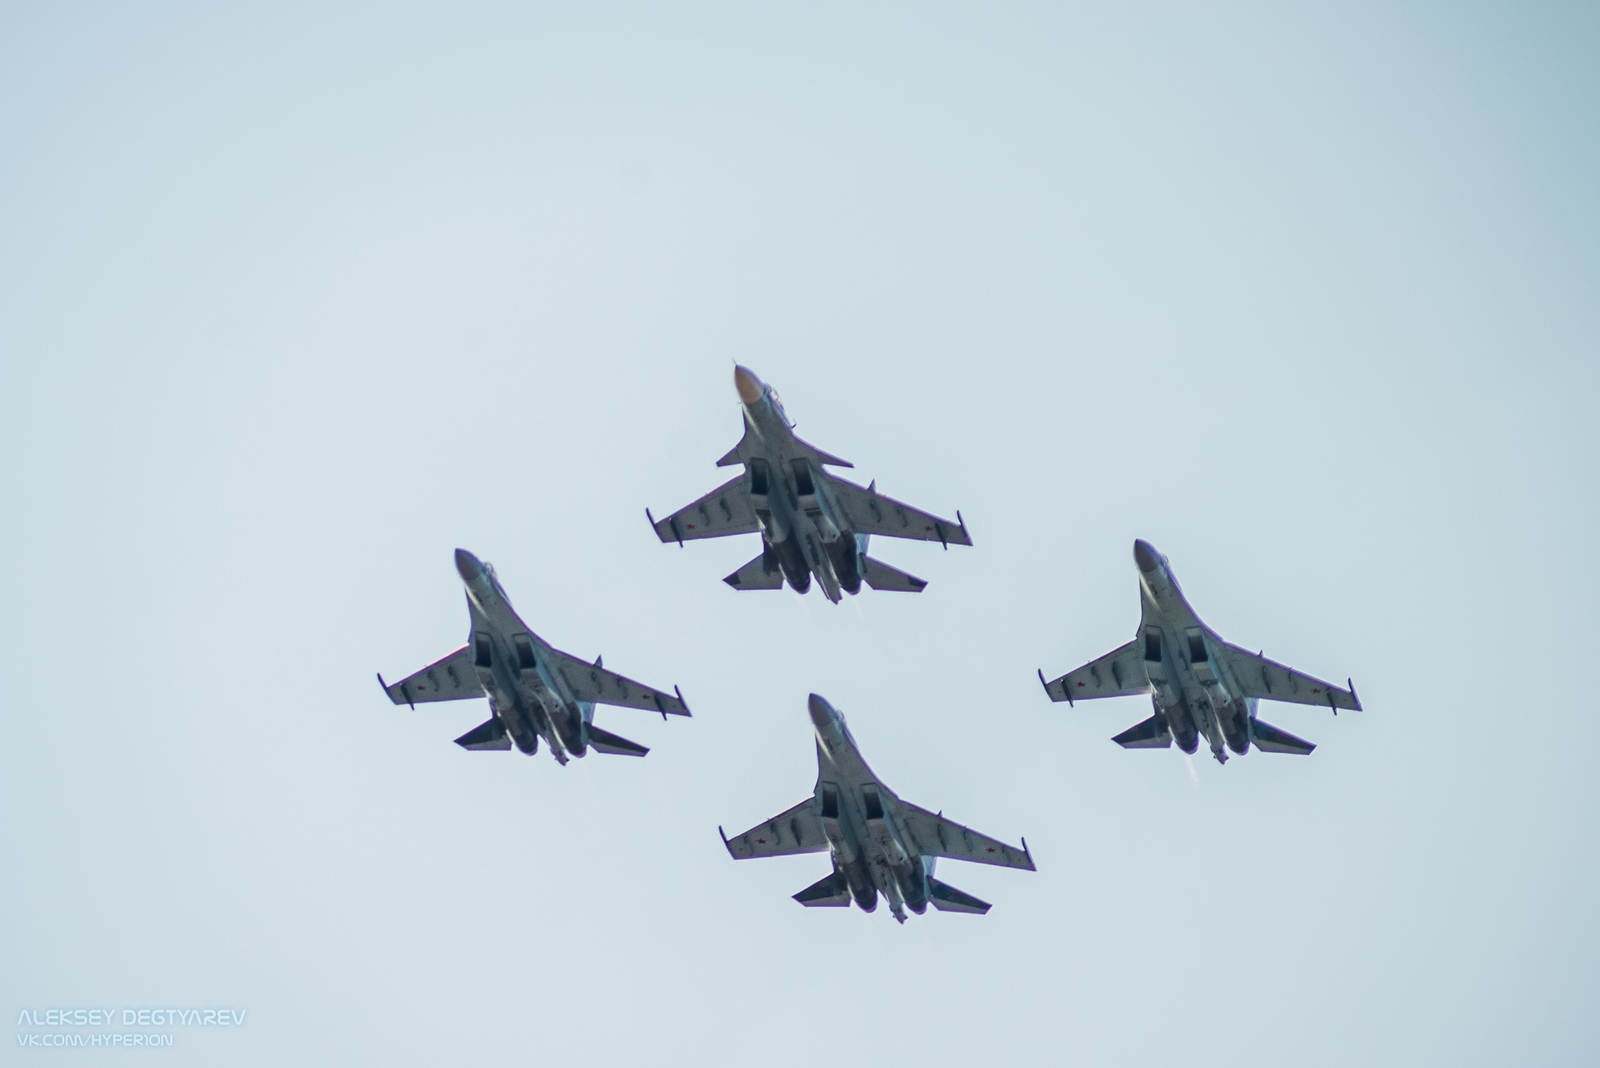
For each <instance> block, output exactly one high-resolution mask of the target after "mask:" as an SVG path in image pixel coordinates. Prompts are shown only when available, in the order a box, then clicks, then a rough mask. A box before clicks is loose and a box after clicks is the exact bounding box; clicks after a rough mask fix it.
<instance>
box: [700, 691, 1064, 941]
mask: <svg viewBox="0 0 1600 1068" xmlns="http://www.w3.org/2000/svg"><path fill="white" fill-rule="evenodd" d="M810 712H811V725H812V727H813V728H814V729H815V731H816V736H817V785H816V789H815V790H813V791H812V796H810V797H808V798H806V799H805V800H804V801H802V802H800V803H799V804H798V805H796V806H794V807H793V808H791V809H789V810H788V811H786V812H782V813H780V814H778V815H776V816H774V817H772V818H771V819H770V820H767V821H766V822H765V823H762V824H760V825H758V826H756V827H752V828H750V830H748V831H745V832H744V833H743V834H741V835H738V836H736V837H734V838H732V839H729V838H728V836H727V835H726V834H723V833H722V828H721V827H718V828H717V833H718V834H722V844H723V845H725V846H727V847H728V852H729V853H730V854H732V856H733V858H734V859H735V860H747V859H749V858H750V857H779V856H788V855H791V854H795V853H821V852H823V851H824V850H826V851H827V852H828V853H829V854H830V855H831V856H832V858H833V871H832V872H831V873H830V874H829V875H827V876H826V877H825V878H822V879H819V880H818V881H817V882H815V883H812V884H811V885H810V886H808V887H806V888H805V889H804V890H802V891H800V892H799V893H798V894H796V895H794V899H795V900H796V901H798V902H800V904H802V905H804V906H806V907H807V908H817V907H826V906H832V907H845V906H848V905H849V904H850V900H851V898H854V899H855V902H856V904H857V905H860V906H861V908H862V909H863V910H864V911H866V912H871V911H873V910H874V909H876V908H877V907H878V894H879V893H880V892H881V893H882V894H883V896H884V899H885V900H887V901H888V902H889V911H890V912H892V913H894V918H895V919H897V920H899V921H900V922H901V923H905V922H906V909H910V910H911V911H912V912H915V913H917V914H918V915H921V914H922V913H923V912H926V911H927V908H928V905H929V904H932V905H933V907H934V908H936V909H939V910H940V911H943V912H976V913H979V914H982V913H985V912H988V911H989V903H988V902H987V901H979V900H978V899H977V898H975V897H973V896H972V895H971V894H964V893H962V892H961V891H960V890H957V889H956V888H955V887H953V886H950V885H948V884H946V883H941V882H940V881H939V880H937V879H935V878H934V877H933V868H934V861H935V860H936V859H937V858H939V857H948V858H950V859H951V860H971V861H976V862H977V863H979V864H997V865H1000V866H1002V867H1007V868H1022V869H1024V870H1026V871H1033V870H1034V868H1033V857H1032V855H1031V854H1030V853H1029V852H1028V842H1027V839H1023V841H1022V848H1021V849H1016V848H1014V847H1012V846H1008V845H1006V844H1005V843H1004V842H997V841H995V840H994V839H993V838H985V837H984V836H983V835H981V834H979V833H978V832H977V831H974V830H972V829H971V828H968V827H963V826H961V824H959V823H953V822H951V821H950V820H947V819H945V818H944V816H943V814H935V813H932V812H929V811H927V810H926V809H920V808H918V807H917V806H916V805H911V804H907V803H906V802H904V801H902V800H900V798H898V797H896V796H895V793H894V791H892V790H890V789H889V788H888V787H887V786H885V785H883V782H882V781H881V780H880V779H879V778H878V777H877V776H876V775H874V774H873V772H872V769H871V768H869V767H867V762H866V761H864V760H862V759H861V753H860V751H859V750H858V749H857V748H856V740H855V739H854V738H852V737H851V736H850V728H849V727H848V726H846V725H845V722H844V716H843V715H842V714H840V712H839V710H838V709H836V708H834V707H833V706H832V705H830V704H828V702H827V701H825V700H823V699H822V698H821V697H818V696H817V695H816V694H812V695H811V700H810Z"/></svg>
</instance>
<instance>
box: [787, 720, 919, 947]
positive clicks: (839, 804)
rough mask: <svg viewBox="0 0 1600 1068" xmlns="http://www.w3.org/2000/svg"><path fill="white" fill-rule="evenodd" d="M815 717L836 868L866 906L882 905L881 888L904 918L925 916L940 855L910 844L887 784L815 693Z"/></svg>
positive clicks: (823, 808)
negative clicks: (898, 824)
mask: <svg viewBox="0 0 1600 1068" xmlns="http://www.w3.org/2000/svg"><path fill="white" fill-rule="evenodd" d="M811 722H812V726H813V728H814V729H815V731H816V736H817V787H816V797H817V811H818V813H819V815H820V817H821V822H822V832H823V834H824V835H825V836H826V837H827V839H828V852H829V854H830V855H831V856H832V858H833V867H834V871H836V872H838V873H839V874H840V875H842V876H843V877H844V879H845V881H846V883H847V884H848V885H849V887H850V895H851V896H852V897H853V898H854V899H855V902H856V904H857V905H860V906H861V908H862V909H863V910H864V911H866V912H872V911H873V910H874V909H876V908H877V907H878V895H879V894H880V893H881V894H882V895H883V897H884V899H885V900H886V901H888V903H889V911H890V912H892V913H893V914H894V918H895V919H897V920H899V921H901V922H902V923H903V922H905V918H906V910H907V909H910V910H911V911H912V912H915V913H917V914H918V915H921V914H922V913H923V912H924V911H926V910H927V907H928V893H929V889H930V888H929V886H928V877H929V876H931V875H932V874H933V867H934V858H932V857H924V856H920V855H919V854H917V853H915V852H913V851H911V850H909V849H907V848H906V846H905V844H904V843H905V840H906V839H905V836H904V835H903V834H902V833H901V832H900V831H899V829H898V828H897V827H896V825H895V820H894V813H893V811H892V806H891V805H889V804H886V803H885V795H887V794H888V790H887V788H886V787H884V786H883V784H882V783H881V782H879V780H878V777H877V776H876V775H874V774H873V772H872V769H871V768H869V767H867V763H866V761H865V760H863V759H862V758H861V753H860V750H858V749H857V748H856V744H855V739H853V738H851V737H850V731H849V728H848V727H846V726H845V724H844V720H843V719H842V717H840V716H839V715H838V713H837V712H836V711H835V710H834V709H833V707H832V706H831V705H829V704H828V703H827V702H826V701H823V700H822V699H821V698H819V697H812V699H811Z"/></svg>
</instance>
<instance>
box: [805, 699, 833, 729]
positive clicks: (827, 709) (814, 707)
mask: <svg viewBox="0 0 1600 1068" xmlns="http://www.w3.org/2000/svg"><path fill="white" fill-rule="evenodd" d="M806 708H807V710H808V711H809V712H810V713H811V723H812V725H813V726H814V727H816V728H817V729H818V730H825V729H826V728H827V726H828V724H830V723H832V722H833V706H832V705H830V704H828V702H827V701H825V700H823V699H822V698H821V697H819V696H817V695H816V694H812V695H811V697H810V699H809V700H808V701H807V702H806Z"/></svg>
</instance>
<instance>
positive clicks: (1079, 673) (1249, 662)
mask: <svg viewBox="0 0 1600 1068" xmlns="http://www.w3.org/2000/svg"><path fill="white" fill-rule="evenodd" d="M1133 562H1134V564H1135V566H1136V567H1137V568H1138V570H1139V594H1140V596H1139V605H1140V620H1139V633H1138V635H1137V637H1135V638H1134V640H1133V641H1131V642H1129V643H1128V644H1127V645H1124V646H1121V647H1119V648H1117V649H1113V650H1112V651H1111V652H1109V653H1107V654H1106V655H1105V656H1102V657H1101V658H1100V659H1098V660H1095V661H1091V662H1090V663H1088V664H1085V665H1084V666H1083V667H1081V668H1078V669H1077V670H1076V671H1069V672H1068V673H1067V674H1065V675H1062V676H1061V677H1060V678H1058V679H1055V680H1053V681H1050V682H1045V681H1044V673H1043V672H1042V671H1041V672H1040V673H1039V681H1040V682H1042V683H1044V688H1045V692H1046V693H1048V694H1049V695H1050V699H1051V700H1052V701H1066V702H1067V703H1068V704H1071V703H1072V702H1074V701H1081V700H1085V699H1088V698H1095V697H1122V696H1126V695H1131V694H1142V693H1147V694H1150V698H1151V703H1152V705H1153V706H1154V708H1155V715H1153V716H1151V717H1150V718H1149V719H1147V720H1145V721H1144V722H1142V723H1139V724H1137V725H1135V726H1133V727H1130V728H1128V729H1127V730H1125V731H1123V732H1122V733H1121V734H1119V735H1117V736H1116V737H1115V738H1113V739H1112V741H1114V742H1116V743H1117V744H1118V745H1120V746H1122V747H1123V748H1125V749H1164V748H1167V747H1168V746H1170V745H1171V744H1172V742H1173V740H1174V739H1176V740H1177V742H1178V748H1180V749H1182V750H1183V751H1184V752H1185V753H1193V752H1194V751H1195V750H1196V749H1197V748H1199V744H1200V738H1201V737H1202V736H1204V737H1205V739H1206V744H1207V745H1208V746H1209V747H1210V749H1211V755H1212V756H1214V757H1216V758H1217V761H1218V763H1227V760H1228V753H1227V750H1230V749H1231V750H1232V751H1233V752H1235V753H1240V754H1242V753H1245V752H1247V751H1248V750H1249V748H1250V746H1251V745H1252V744H1254V745H1255V747H1256V748H1257V749H1260V750H1263V751H1265V752H1268V753H1297V754H1300V755H1305V754H1308V753H1310V752H1311V751H1312V750H1313V749H1315V748H1316V746H1315V745H1313V744H1311V743H1310V742H1308V741H1305V740H1304V739H1302V738H1296V737H1295V736H1294V735H1292V734H1290V733H1289V732H1288V731H1285V730H1280V729H1278V728H1277V727H1274V726H1272V725H1271V724H1270V723H1264V722H1262V721H1261V720H1259V719H1257V718H1256V705H1257V703H1258V702H1260V701H1263V700H1266V701H1288V702H1291V703H1294V704H1302V705H1326V706H1327V707H1328V708H1330V709H1332V710H1333V713H1334V715H1338V714H1339V709H1341V708H1348V709H1354V710H1356V711H1358V712H1359V711H1360V710H1361V702H1360V701H1359V700H1358V699H1357V697H1356V694H1355V687H1354V686H1353V685H1352V686H1351V687H1350V689H1348V690H1341V689H1340V688H1339V687H1337V686H1333V685H1330V684H1328V683H1326V682H1323V681H1322V680H1321V679H1314V678H1312V677H1311V676H1310V675H1303V674H1301V673H1300V672H1298V671H1295V670H1294V669H1293V668H1290V667H1285V666H1284V665H1282V664H1280V663H1278V662H1276V661H1274V660H1268V659H1267V658H1266V657H1264V656H1262V655H1260V654H1259V653H1252V652H1248V651H1246V650H1244V649H1241V648H1239V647H1238V646H1236V645H1229V644H1228V643H1227V642H1225V641H1223V640H1222V639H1221V638H1219V637H1218V636H1217V634H1216V632H1215V631H1213V630H1212V629H1211V628H1210V627H1207V626H1206V625H1205V624H1204V623H1202V622H1200V617H1199V616H1197V615H1196V614H1195V611H1194V609H1193V608H1191V607H1189V602H1188V600H1187V599H1185V598H1184V596H1183V590H1182V589H1180V588H1179V587H1178V580H1177V578H1176V576H1174V575H1173V573H1172V568H1171V566H1170V565H1169V564H1168V563H1167V558H1166V557H1165V556H1162V555H1161V554H1160V553H1158V552H1156V550H1155V547H1154V546H1152V545H1151V544H1150V543H1149V542H1147V541H1135V542H1134V543H1133ZM1346 681H1347V685H1348V680H1346Z"/></svg>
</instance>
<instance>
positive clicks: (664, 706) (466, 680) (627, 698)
mask: <svg viewBox="0 0 1600 1068" xmlns="http://www.w3.org/2000/svg"><path fill="white" fill-rule="evenodd" d="M456 572H457V573H458V574H460V576H461V581H462V583H463V584H464V585H465V586H466V588H467V612H468V614H469V615H470V616H471V617H472V629H471V631H470V632H469V633H468V635H467V644H465V645H463V646H462V647H461V648H459V649H457V650H456V651H455V652H453V653H450V654H449V655H447V656H445V657H443V658H442V659H440V660H437V661H435V662H434V663H432V664H429V665H428V666H427V667H425V668H423V669H422V670H421V671H418V672H416V673H415V674H412V675H408V676H406V677H405V678H403V679H401V680H400V681H399V682H397V683H395V684H394V685H392V686H391V685H389V684H388V683H386V682H384V681H383V676H382V675H379V676H378V684H379V685H380V686H382V687H383V689H384V692H385V693H387V694H388V695H389V699H390V700H391V701H393V702H394V703H395V704H397V705H410V706H411V707H412V708H415V707H416V706H417V704H418V703H420V702H428V701H460V700H464V699H466V698H469V697H485V696H486V697H488V698H489V718H488V719H487V720H485V721H484V722H483V723H480V724H479V725H478V726H476V727H474V728H472V729H471V730H470V731H468V732H467V733H465V734H463V735H462V736H461V737H459V738H457V739H456V744H457V745H459V746H461V747H462V748H463V749H510V748H511V746H512V744H513V743H514V744H515V745H516V747H517V748H518V749H520V750H521V751H522V752H524V753H528V754H530V755H531V754H533V753H536V752H538V751H539V739H540V738H543V739H544V740H545V743H546V744H547V745H549V747H550V754H551V755H552V756H554V757H555V758H556V762H557V763H559V764H565V763H566V762H567V756H568V755H569V754H570V755H572V756H575V757H581V756H583V755H584V753H585V752H587V751H588V750H589V749H591V748H593V749H595V750H596V751H597V752H601V753H613V754H616V755H619V756H644V755H645V754H646V753H648V752H649V751H650V750H649V749H647V748H645V747H644V746H642V745H640V744H639V743H638V742H630V741H629V740H628V739H626V738H619V737H618V736H617V735H615V734H612V733H611V732H610V731H603V730H601V729H600V728H599V727H596V726H595V725H594V722H593V720H594V706H595V705H597V704H602V705H620V706H622V707H624V708H642V709H646V710H647V711H651V712H659V713H661V718H662V719H665V718H666V717H667V716H669V715H673V716H687V715H688V714H689V707H688V706H687V705H685V704H684V703H683V694H681V693H679V692H677V689H676V687H674V689H673V693H671V694H668V693H665V692H663V691H661V690H658V689H655V688H654V687H651V686H645V685H642V684H641V683H637V682H634V681H633V680H632V679H628V678H624V677H622V676H621V675H618V674H616V673H615V672H613V671H607V670H606V669H605V668H604V667H602V666H601V663H600V659H599V658H596V659H595V662H594V663H593V664H590V663H588V662H586V661H583V660H580V659H578V658H577V657H575V656H572V655H570V654H567V653H563V652H561V651H560V650H558V649H553V648H551V647H550V645H549V643H547V642H546V641H545V640H544V639H542V638H540V637H539V636H538V635H537V634H535V633H534V632H533V628H532V627H529V626H528V625H527V624H526V623H524V622H523V621H522V617H521V616H519V615H517V613H516V610H515V609H513V608H512V607H511V599H510V598H508V597H507V596H506V591H505V590H504V589H502V588H501V586H500V580H499V579H498V578H497V577H496V576H495V573H494V568H493V567H491V566H489V565H488V564H486V563H484V562H483V561H482V560H479V559H478V558H477V557H476V556H473V555H472V554H471V553H469V552H467V550H465V549H457V550H456Z"/></svg>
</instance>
